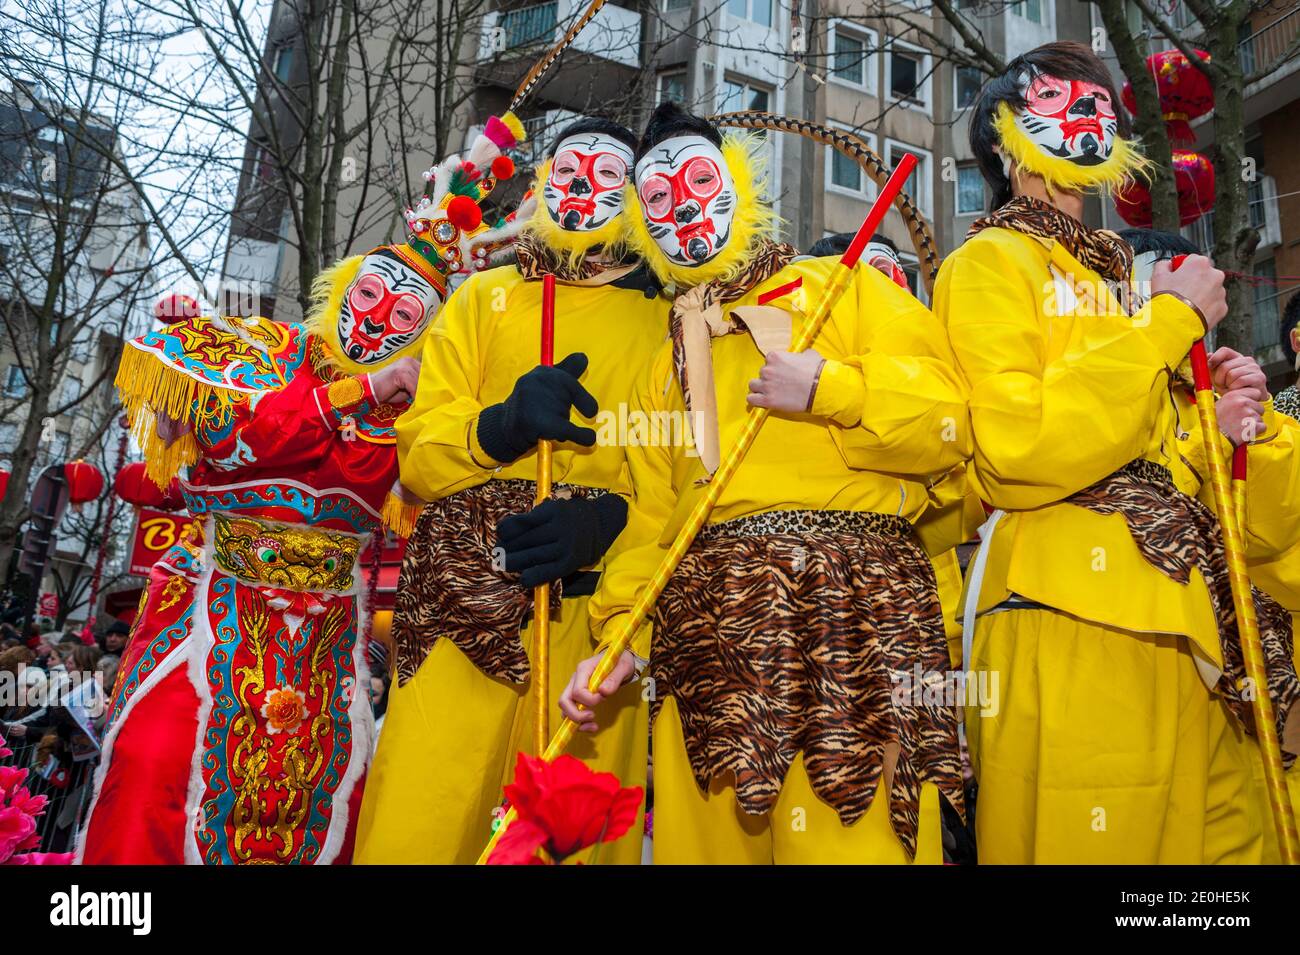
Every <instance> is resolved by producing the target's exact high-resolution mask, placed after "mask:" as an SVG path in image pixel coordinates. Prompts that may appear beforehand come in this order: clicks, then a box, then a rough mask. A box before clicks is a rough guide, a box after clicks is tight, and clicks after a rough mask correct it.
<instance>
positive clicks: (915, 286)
mask: <svg viewBox="0 0 1300 955" xmlns="http://www.w3.org/2000/svg"><path fill="white" fill-rule="evenodd" d="M898 262H899V264H900V265H901V266H902V267H903V274H904V275H906V276H907V288H908V291H910V292H911V293H912V295H913V296H915V297H916V298H917V299H918V300H919V301H920V302H921V304H923V305H928V304H929V302H928V301H927V300H926V294H925V283H924V282H922V281H921V263H920V261H919V260H918V259H917V257H916V256H915V255H913V254H911V253H910V252H903V251H901V250H900V251H899V253H898Z"/></svg>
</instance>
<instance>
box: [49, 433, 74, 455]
mask: <svg viewBox="0 0 1300 955" xmlns="http://www.w3.org/2000/svg"><path fill="white" fill-rule="evenodd" d="M71 449H72V432H71V431H56V432H54V444H53V445H51V446H50V460H51V461H54V462H55V463H58V462H60V461H66V460H68V452H69V451H70V450H71Z"/></svg>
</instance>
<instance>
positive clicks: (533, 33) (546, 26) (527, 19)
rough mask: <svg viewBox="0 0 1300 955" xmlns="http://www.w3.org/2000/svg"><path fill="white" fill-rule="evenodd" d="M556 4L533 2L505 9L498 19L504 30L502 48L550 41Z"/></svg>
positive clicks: (506, 48) (552, 34) (554, 22)
mask: <svg viewBox="0 0 1300 955" xmlns="http://www.w3.org/2000/svg"><path fill="white" fill-rule="evenodd" d="M556 9H557V4H556V3H554V2H552V3H535V4H532V5H530V6H526V7H520V8H518V9H517V10H507V11H505V12H504V13H503V14H501V19H500V21H499V23H500V26H501V29H502V30H503V31H504V34H503V42H504V44H505V45H504V47H502V49H503V50H513V49H514V48H515V47H517V46H527V45H528V44H529V43H537V42H539V41H542V40H545V41H546V42H548V43H549V42H550V41H551V38H552V37H553V36H554V35H555V27H556V24H557V22H558V21H557V19H556Z"/></svg>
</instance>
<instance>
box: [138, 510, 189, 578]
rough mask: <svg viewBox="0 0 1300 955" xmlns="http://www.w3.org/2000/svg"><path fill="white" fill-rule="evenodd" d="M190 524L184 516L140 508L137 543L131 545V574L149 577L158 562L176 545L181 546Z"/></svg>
mask: <svg viewBox="0 0 1300 955" xmlns="http://www.w3.org/2000/svg"><path fill="white" fill-rule="evenodd" d="M189 522H190V518H189V517H188V516H187V515H184V514H168V513H167V512H166V511H155V510H153V509H152V508H148V507H142V508H140V519H139V521H138V522H137V523H136V525H135V541H134V542H133V543H132V545H131V573H133V574H139V575H140V576H141V577H147V576H149V568H151V567H153V565H154V564H155V563H157V562H158V558H159V557H161V556H162V555H163V554H164V553H166V551H167V549H168V548H169V547H171V546H173V545H174V544H179V543H180V540H181V532H182V531H184V530H185V526H186V525H187V524H188V523H189Z"/></svg>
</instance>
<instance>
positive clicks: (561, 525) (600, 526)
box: [497, 494, 627, 590]
mask: <svg viewBox="0 0 1300 955" xmlns="http://www.w3.org/2000/svg"><path fill="white" fill-rule="evenodd" d="M626 523H627V501H625V500H623V499H622V498H621V497H619V496H618V495H617V494H603V495H601V496H600V497H597V498H590V499H589V498H581V497H574V498H569V499H568V500H556V499H554V498H552V499H551V500H549V501H543V502H542V503H541V504H538V505H537V506H536V507H535V508H533V509H532V510H531V511H527V512H525V513H523V514H512V515H511V516H510V517H507V518H504V519H503V520H501V521H500V523H498V524H497V546H498V547H501V548H502V549H503V550H504V551H505V554H506V570H507V571H509V572H510V573H512V574H513V573H517V574H519V575H520V576H519V582H520V583H522V584H523V585H524V587H525V588H526V589H528V590H531V589H532V588H534V587H536V586H538V585H539V584H545V583H549V582H551V581H555V580H559V579H561V578H562V577H567V576H569V574H571V573H573V572H574V571H575V570H580V569H581V568H583V567H587V566H590V565H591V564H594V563H595V562H596V561H597V560H599V559H600V558H601V556H602V555H603V554H604V553H605V551H607V550H609V545H610V544H612V543H614V538H616V537H618V535H619V532H620V531H621V530H623V525H624V524H626Z"/></svg>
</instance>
